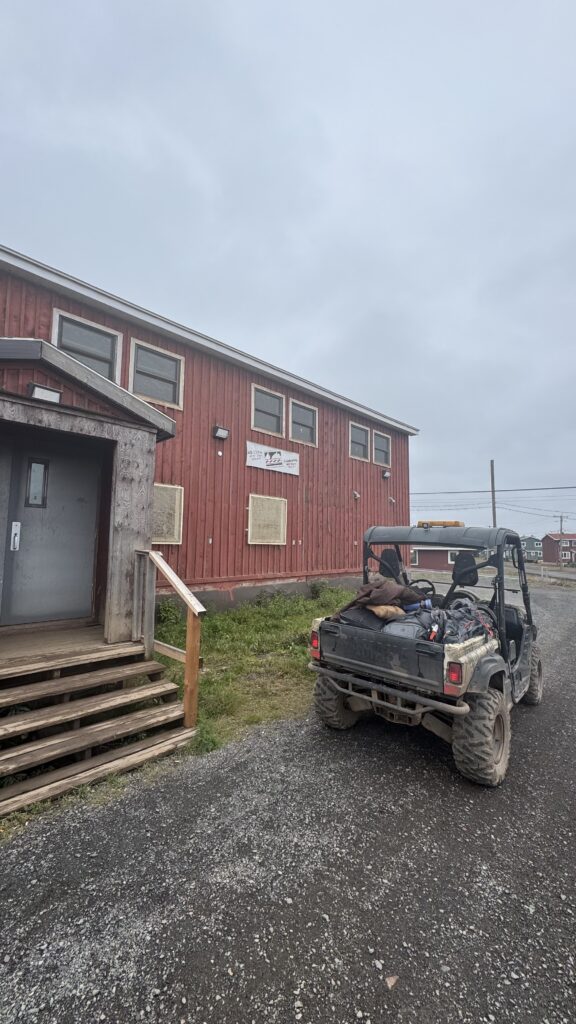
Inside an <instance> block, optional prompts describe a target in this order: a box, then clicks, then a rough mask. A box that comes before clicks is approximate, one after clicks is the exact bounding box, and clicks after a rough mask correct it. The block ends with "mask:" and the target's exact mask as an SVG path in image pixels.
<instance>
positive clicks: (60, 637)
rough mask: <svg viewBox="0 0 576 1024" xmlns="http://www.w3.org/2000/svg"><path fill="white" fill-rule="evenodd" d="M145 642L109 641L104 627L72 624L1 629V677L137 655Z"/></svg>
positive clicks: (1, 678) (0, 678) (141, 650)
mask: <svg viewBox="0 0 576 1024" xmlns="http://www.w3.org/2000/svg"><path fill="white" fill-rule="evenodd" d="M143 653H144V644H143V643H142V642H140V641H139V642H132V643H121V644H107V643H105V641H104V627H103V626H74V625H69V626H65V627H63V628H61V629H60V628H58V629H42V627H37V628H36V629H33V630H32V629H29V628H28V629H19V630H13V629H0V680H3V679H10V678H11V677H13V676H24V675H34V674H35V673H39V672H40V673H42V672H43V673H46V672H54V673H55V672H57V671H60V670H62V669H66V668H68V667H69V666H70V665H82V664H90V663H95V662H100V661H111V660H113V659H114V658H126V657H130V656H133V657H138V656H141V655H142V654H143Z"/></svg>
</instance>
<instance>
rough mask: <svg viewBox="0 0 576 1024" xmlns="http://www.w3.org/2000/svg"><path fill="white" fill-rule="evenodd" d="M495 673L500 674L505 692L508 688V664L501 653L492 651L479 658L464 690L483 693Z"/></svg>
mask: <svg viewBox="0 0 576 1024" xmlns="http://www.w3.org/2000/svg"><path fill="white" fill-rule="evenodd" d="M496 675H501V676H502V678H503V680H504V689H505V692H506V690H509V689H510V680H509V678H508V666H507V664H506V662H505V661H504V658H503V657H502V655H501V654H498V652H497V651H493V652H492V653H490V654H487V655H485V657H483V658H481V660H480V661H479V662H478V664H477V665H476V668H475V669H474V672H473V673H472V678H471V680H470V684H469V686H468V689H467V691H466V692H467V693H484V692H485V691H486V690H487V689H488V687H489V685H490V680H491V679H492V676H496Z"/></svg>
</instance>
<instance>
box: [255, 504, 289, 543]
mask: <svg viewBox="0 0 576 1024" xmlns="http://www.w3.org/2000/svg"><path fill="white" fill-rule="evenodd" d="M287 506H288V502H287V500H286V498H269V497H268V496H267V495H264V494H251V495H250V497H249V500H248V543H249V544H286V519H287Z"/></svg>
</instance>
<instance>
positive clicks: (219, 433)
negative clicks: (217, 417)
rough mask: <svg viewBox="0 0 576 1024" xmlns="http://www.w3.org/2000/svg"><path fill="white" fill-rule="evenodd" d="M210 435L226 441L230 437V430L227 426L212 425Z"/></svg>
mask: <svg viewBox="0 0 576 1024" xmlns="http://www.w3.org/2000/svg"><path fill="white" fill-rule="evenodd" d="M212 437H216V438H218V440H219V441H227V440H228V438H229V437H230V431H229V430H228V427H219V426H215V427H212Z"/></svg>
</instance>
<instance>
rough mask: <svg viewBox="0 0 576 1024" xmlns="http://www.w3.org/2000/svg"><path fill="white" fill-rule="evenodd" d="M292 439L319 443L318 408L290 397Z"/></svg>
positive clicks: (312, 443) (307, 442)
mask: <svg viewBox="0 0 576 1024" xmlns="http://www.w3.org/2000/svg"><path fill="white" fill-rule="evenodd" d="M290 440H291V441H299V442H300V444H311V445H313V446H314V447H317V445H318V410H317V408H316V406H314V405H305V404H304V403H303V402H295V401H294V399H292V398H291V399H290Z"/></svg>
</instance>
